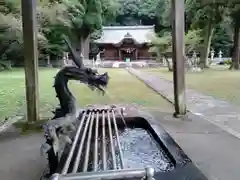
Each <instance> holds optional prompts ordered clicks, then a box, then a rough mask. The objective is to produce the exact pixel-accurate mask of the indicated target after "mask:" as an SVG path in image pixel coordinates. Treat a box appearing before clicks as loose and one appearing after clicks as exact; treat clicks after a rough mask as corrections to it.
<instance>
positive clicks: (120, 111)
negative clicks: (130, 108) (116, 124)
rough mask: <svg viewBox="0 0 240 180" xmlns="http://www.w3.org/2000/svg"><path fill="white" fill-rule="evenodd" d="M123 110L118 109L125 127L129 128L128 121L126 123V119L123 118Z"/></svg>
mask: <svg viewBox="0 0 240 180" xmlns="http://www.w3.org/2000/svg"><path fill="white" fill-rule="evenodd" d="M122 112H123V108H121V110H120V109H118V113H119V115H120V117H121V119H122V122H123V124H124V125H125V127H127V123H126V121H125V119H124V117H123V113H122Z"/></svg>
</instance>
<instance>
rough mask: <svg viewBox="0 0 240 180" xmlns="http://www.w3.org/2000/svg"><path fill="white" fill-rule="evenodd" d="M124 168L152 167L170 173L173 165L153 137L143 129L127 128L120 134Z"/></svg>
mask: <svg viewBox="0 0 240 180" xmlns="http://www.w3.org/2000/svg"><path fill="white" fill-rule="evenodd" d="M119 139H120V144H121V149H122V152H123V162H124V168H144V167H147V166H150V167H152V168H154V169H155V171H169V170H171V169H172V168H173V164H172V163H171V161H170V159H169V158H168V157H167V155H166V153H165V152H164V151H163V150H162V149H161V147H160V145H158V144H157V143H156V142H155V141H154V139H153V138H152V137H151V135H150V134H149V133H148V132H147V131H146V130H144V129H142V128H133V129H132V128H125V129H124V130H123V131H120V133H119Z"/></svg>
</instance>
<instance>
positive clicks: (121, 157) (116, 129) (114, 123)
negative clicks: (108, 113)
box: [112, 110, 124, 169]
mask: <svg viewBox="0 0 240 180" xmlns="http://www.w3.org/2000/svg"><path fill="white" fill-rule="evenodd" d="M112 117H113V125H114V129H115V133H116V139H117V145H118V150H119V156H120V164H121V168H122V169H123V168H124V163H123V153H122V148H121V145H120V140H119V134H118V127H117V122H116V118H115V114H114V110H112Z"/></svg>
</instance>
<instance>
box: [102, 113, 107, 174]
mask: <svg viewBox="0 0 240 180" xmlns="http://www.w3.org/2000/svg"><path fill="white" fill-rule="evenodd" d="M102 156H103V160H102V161H103V170H104V171H105V170H107V159H106V135H105V113H104V111H103V114H102Z"/></svg>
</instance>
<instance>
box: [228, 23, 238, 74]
mask: <svg viewBox="0 0 240 180" xmlns="http://www.w3.org/2000/svg"><path fill="white" fill-rule="evenodd" d="M239 62H240V21H239V20H238V19H237V18H235V24H234V42H233V54H232V65H231V67H230V68H231V69H234V70H238V69H239Z"/></svg>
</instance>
